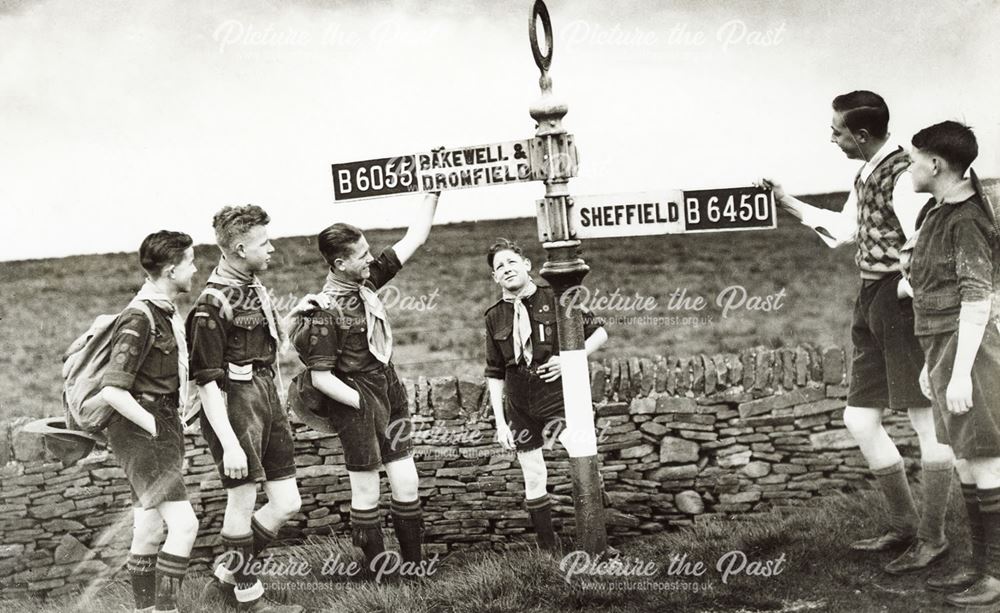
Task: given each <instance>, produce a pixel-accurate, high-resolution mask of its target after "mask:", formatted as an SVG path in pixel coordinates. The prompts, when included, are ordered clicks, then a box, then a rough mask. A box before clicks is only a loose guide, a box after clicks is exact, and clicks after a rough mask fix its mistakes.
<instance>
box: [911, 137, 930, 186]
mask: <svg viewBox="0 0 1000 613" xmlns="http://www.w3.org/2000/svg"><path fill="white" fill-rule="evenodd" d="M910 159H911V160H913V161H912V162H910V179H911V180H912V181H913V191H915V192H917V193H926V192H930V191H931V186H932V185H933V184H934V175H935V171H936V163H935V160H934V156H932V155H930V154H928V153H926V152H924V151H921V150H920V149H917V148H916V147H914V148H913V149H912V150H911V151H910Z"/></svg>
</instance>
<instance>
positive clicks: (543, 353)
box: [531, 311, 557, 363]
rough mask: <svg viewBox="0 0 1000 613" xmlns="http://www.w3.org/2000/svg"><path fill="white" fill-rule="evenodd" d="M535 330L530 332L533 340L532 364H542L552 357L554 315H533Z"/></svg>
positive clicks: (549, 313) (554, 342)
mask: <svg viewBox="0 0 1000 613" xmlns="http://www.w3.org/2000/svg"><path fill="white" fill-rule="evenodd" d="M533 325H534V327H535V329H534V330H532V331H531V337H532V339H533V343H534V345H533V347H532V362H538V363H543V362H545V361H546V360H548V359H549V357H551V355H552V347H553V346H557V341H556V314H555V313H553V312H552V311H542V312H540V313H535V321H534V324H533Z"/></svg>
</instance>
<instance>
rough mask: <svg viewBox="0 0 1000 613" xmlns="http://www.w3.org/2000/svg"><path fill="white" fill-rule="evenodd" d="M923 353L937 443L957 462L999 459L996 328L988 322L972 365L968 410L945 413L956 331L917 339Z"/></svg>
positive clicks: (999, 387) (999, 338)
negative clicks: (928, 378)
mask: <svg viewBox="0 0 1000 613" xmlns="http://www.w3.org/2000/svg"><path fill="white" fill-rule="evenodd" d="M920 343H921V345H923V347H924V350H925V351H926V352H927V370H928V372H929V374H930V380H931V396H932V397H933V398H934V428H935V431H936V432H937V437H938V441H940V442H941V443H944V444H946V445H951V447H952V449H954V450H955V457H956V458H958V459H960V460H965V459H972V458H998V457H1000V377H998V376H997V373H1000V329H998V324H997V322H995V321H994V322H990V323H989V324H988V325H987V326H986V332H985V333H984V334H983V341H982V343H981V344H980V346H979V352H978V353H977V354H976V359H975V361H974V362H973V363H972V408H971V409H969V411H968V412H967V413H963V414H961V415H955V414H953V413H951V412H950V411H948V403H947V400H946V393H947V390H948V383H949V382H950V381H951V372H952V366H954V364H955V348H956V346H957V344H958V332H957V331H956V332H945V333H942V334H934V335H932V336H922V337H920Z"/></svg>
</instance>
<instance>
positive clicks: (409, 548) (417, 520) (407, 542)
mask: <svg viewBox="0 0 1000 613" xmlns="http://www.w3.org/2000/svg"><path fill="white" fill-rule="evenodd" d="M390 510H391V511H392V525H393V527H395V528H396V538H397V539H399V551H400V554H401V555H402V557H403V561H404V562H419V561H420V560H421V551H420V545H421V543H423V536H424V520H423V512H422V511H421V509H420V499H419V498H418V499H417V500H414V501H413V502H399V501H398V500H396V499H393V500H392V503H391V505H390Z"/></svg>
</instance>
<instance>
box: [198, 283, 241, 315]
mask: <svg viewBox="0 0 1000 613" xmlns="http://www.w3.org/2000/svg"><path fill="white" fill-rule="evenodd" d="M205 296H211V297H213V298H215V299H216V300H218V301H219V303H220V304H221V305H222V317H223V319H225V320H226V321H233V305H231V304H229V298H227V297H226V294H225V293H223V292H222V290H219V289H215V288H214V287H206V288H205V289H203V290H202V292H201V296H199V297H198V301H199V302H201V299H202V298H203V297H205Z"/></svg>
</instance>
